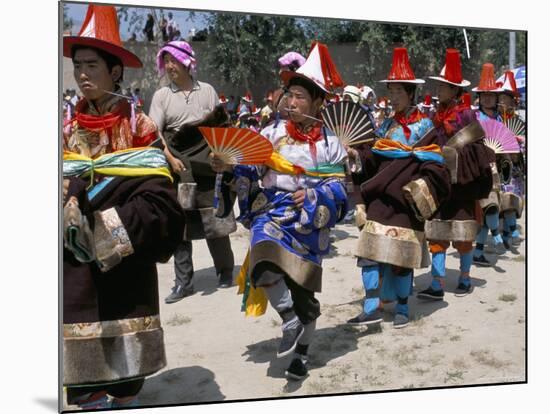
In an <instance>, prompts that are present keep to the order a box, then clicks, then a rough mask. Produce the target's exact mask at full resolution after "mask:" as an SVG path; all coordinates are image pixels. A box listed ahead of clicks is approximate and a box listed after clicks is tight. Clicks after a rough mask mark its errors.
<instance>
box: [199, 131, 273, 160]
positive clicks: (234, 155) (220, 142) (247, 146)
mask: <svg viewBox="0 0 550 414" xmlns="http://www.w3.org/2000/svg"><path fill="white" fill-rule="evenodd" d="M199 130H200V132H201V134H202V135H203V136H204V139H205V140H206V142H207V143H208V146H209V147H210V149H211V150H212V153H213V154H214V155H216V156H218V157H219V158H220V159H221V160H222V161H223V162H224V163H226V164H231V165H235V164H241V165H254V164H264V163H265V162H266V161H267V160H268V159H269V157H271V153H272V152H273V145H271V142H269V140H268V139H267V138H265V137H263V136H262V135H260V134H258V133H257V132H254V131H252V130H250V129H242V128H210V127H199Z"/></svg>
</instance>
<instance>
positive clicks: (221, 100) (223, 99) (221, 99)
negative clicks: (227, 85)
mask: <svg viewBox="0 0 550 414" xmlns="http://www.w3.org/2000/svg"><path fill="white" fill-rule="evenodd" d="M219 102H220V103H221V104H224V103H226V102H227V98H226V97H225V95H224V94H223V93H222V94H220V101H219Z"/></svg>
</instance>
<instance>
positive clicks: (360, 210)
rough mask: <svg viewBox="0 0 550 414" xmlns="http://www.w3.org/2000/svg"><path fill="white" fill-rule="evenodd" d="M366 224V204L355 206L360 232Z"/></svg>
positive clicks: (356, 222) (356, 221) (356, 220)
mask: <svg viewBox="0 0 550 414" xmlns="http://www.w3.org/2000/svg"><path fill="white" fill-rule="evenodd" d="M366 222H367V209H366V207H365V205H364V204H357V205H356V206H355V225H356V226H357V228H358V229H359V230H361V229H362V228H363V226H364V225H365V223H366Z"/></svg>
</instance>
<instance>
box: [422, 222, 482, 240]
mask: <svg viewBox="0 0 550 414" xmlns="http://www.w3.org/2000/svg"><path fill="white" fill-rule="evenodd" d="M424 231H425V236H426V239H427V240H437V241H440V240H441V241H465V242H468V241H474V240H475V239H476V236H477V232H478V231H479V224H478V222H477V221H475V220H439V219H436V220H428V221H426V224H425V226H424Z"/></svg>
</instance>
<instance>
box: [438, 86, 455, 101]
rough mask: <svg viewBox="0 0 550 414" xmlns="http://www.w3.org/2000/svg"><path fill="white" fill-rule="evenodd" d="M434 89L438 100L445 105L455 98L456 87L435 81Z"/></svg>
mask: <svg viewBox="0 0 550 414" xmlns="http://www.w3.org/2000/svg"><path fill="white" fill-rule="evenodd" d="M436 91H437V97H438V98H439V102H440V103H442V104H443V105H446V104H448V103H449V102H451V101H452V100H453V99H454V98H456V95H457V93H458V87H457V86H454V85H450V84H448V83H445V82H437V86H436Z"/></svg>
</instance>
